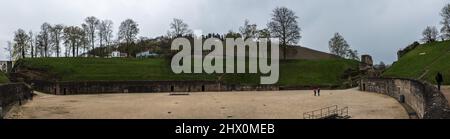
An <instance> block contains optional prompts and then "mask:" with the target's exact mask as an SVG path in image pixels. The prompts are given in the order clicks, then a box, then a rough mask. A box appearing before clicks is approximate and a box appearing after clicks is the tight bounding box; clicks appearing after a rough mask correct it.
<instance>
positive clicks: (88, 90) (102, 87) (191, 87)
mask: <svg viewBox="0 0 450 139" xmlns="http://www.w3.org/2000/svg"><path fill="white" fill-rule="evenodd" d="M31 84H32V86H33V88H34V89H35V90H37V91H41V92H45V93H49V94H56V95H74V94H99V93H153V92H214V91H276V90H278V89H279V87H278V86H274V85H258V86H245V85H228V84H222V83H218V82H211V81H79V82H51V81H33V82H32V83H31Z"/></svg>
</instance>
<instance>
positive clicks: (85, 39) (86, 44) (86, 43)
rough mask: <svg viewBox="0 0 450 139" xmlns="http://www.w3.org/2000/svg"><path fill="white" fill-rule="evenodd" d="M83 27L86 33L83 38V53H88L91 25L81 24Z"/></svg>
mask: <svg viewBox="0 0 450 139" xmlns="http://www.w3.org/2000/svg"><path fill="white" fill-rule="evenodd" d="M81 28H82V29H83V32H84V35H83V36H82V38H81V47H82V49H83V53H86V52H87V50H88V49H89V35H88V32H89V27H88V25H86V24H81Z"/></svg>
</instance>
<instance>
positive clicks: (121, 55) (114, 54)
mask: <svg viewBox="0 0 450 139" xmlns="http://www.w3.org/2000/svg"><path fill="white" fill-rule="evenodd" d="M109 57H111V58H120V57H122V58H123V57H128V54H127V53H121V52H119V51H112V52H111V54H110V56H109Z"/></svg>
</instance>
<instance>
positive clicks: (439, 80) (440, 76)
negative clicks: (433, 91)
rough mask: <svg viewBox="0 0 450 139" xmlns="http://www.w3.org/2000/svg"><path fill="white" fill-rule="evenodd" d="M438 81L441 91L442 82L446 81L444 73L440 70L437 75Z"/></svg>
mask: <svg viewBox="0 0 450 139" xmlns="http://www.w3.org/2000/svg"><path fill="white" fill-rule="evenodd" d="M435 78H436V82H437V84H438V89H439V91H440V90H441V85H442V82H444V77H442V74H441V73H440V72H438V74H437V75H436V77H435Z"/></svg>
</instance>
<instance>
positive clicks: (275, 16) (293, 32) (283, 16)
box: [267, 7, 301, 59]
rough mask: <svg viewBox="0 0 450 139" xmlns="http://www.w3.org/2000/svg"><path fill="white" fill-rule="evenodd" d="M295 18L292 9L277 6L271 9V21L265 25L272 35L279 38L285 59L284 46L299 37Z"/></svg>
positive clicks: (294, 41) (296, 40)
mask: <svg viewBox="0 0 450 139" xmlns="http://www.w3.org/2000/svg"><path fill="white" fill-rule="evenodd" d="M297 19H298V17H297V16H296V15H295V12H294V11H292V10H290V9H288V8H286V7H277V8H275V9H274V10H273V13H272V19H271V20H272V21H270V22H269V23H268V25H267V26H268V28H269V30H270V32H271V35H272V37H277V38H280V43H281V47H283V48H284V49H283V52H284V56H283V57H284V59H286V47H288V45H289V44H295V43H297V42H298V41H299V40H300V38H301V36H300V30H301V29H300V27H299V26H298V22H297Z"/></svg>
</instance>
